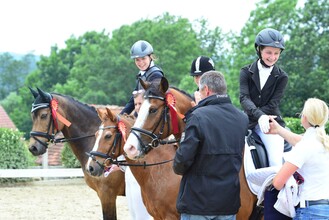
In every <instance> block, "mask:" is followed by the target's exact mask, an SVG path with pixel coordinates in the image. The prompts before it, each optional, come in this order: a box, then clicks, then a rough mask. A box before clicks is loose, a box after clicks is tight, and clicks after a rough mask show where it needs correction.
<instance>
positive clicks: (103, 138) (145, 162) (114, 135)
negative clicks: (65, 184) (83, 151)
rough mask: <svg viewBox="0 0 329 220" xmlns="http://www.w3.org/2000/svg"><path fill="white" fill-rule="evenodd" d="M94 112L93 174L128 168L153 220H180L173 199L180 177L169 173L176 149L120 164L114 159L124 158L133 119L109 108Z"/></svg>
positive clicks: (167, 147) (170, 146)
mask: <svg viewBox="0 0 329 220" xmlns="http://www.w3.org/2000/svg"><path fill="white" fill-rule="evenodd" d="M97 112H98V115H99V117H100V119H101V120H102V124H101V126H100V127H99V131H98V132H97V133H96V145H98V146H96V145H95V147H94V151H92V152H90V154H91V155H92V157H93V161H92V162H90V163H88V166H89V169H90V170H92V171H93V172H92V174H94V175H101V174H102V173H103V170H104V167H107V169H108V168H109V167H110V166H111V165H112V164H119V165H120V164H121V165H127V166H130V170H131V172H132V173H133V175H134V177H135V179H136V180H137V182H138V184H139V185H140V188H141V194H142V198H143V202H144V204H145V207H146V209H147V211H148V213H149V214H150V215H151V216H152V217H153V218H154V220H175V219H176V220H179V219H180V215H179V213H178V212H177V209H176V199H177V195H178V190H179V184H180V180H181V176H179V175H176V174H175V173H174V172H173V169H172V159H173V157H174V155H175V153H176V145H174V144H166V145H164V146H162V147H161V148H157V149H154V150H152V151H151V152H150V153H149V154H147V155H146V156H145V157H144V158H143V159H142V160H129V158H127V159H126V161H127V162H125V161H124V162H123V161H120V160H118V159H117V158H118V156H120V155H123V154H124V151H123V145H124V140H125V138H126V135H127V134H128V133H127V131H130V128H131V126H132V125H133V124H134V122H135V119H134V117H133V116H129V115H126V114H125V115H115V114H113V112H112V111H111V110H110V109H109V108H105V109H104V108H97Z"/></svg>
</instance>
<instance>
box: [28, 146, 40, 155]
mask: <svg viewBox="0 0 329 220" xmlns="http://www.w3.org/2000/svg"><path fill="white" fill-rule="evenodd" d="M29 151H30V152H31V153H32V154H33V155H34V156H36V155H37V153H38V149H37V147H36V146H34V145H32V146H31V147H29Z"/></svg>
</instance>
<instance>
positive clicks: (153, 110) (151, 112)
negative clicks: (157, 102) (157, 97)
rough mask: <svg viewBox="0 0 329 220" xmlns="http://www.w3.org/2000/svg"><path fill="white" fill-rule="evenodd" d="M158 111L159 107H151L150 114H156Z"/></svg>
mask: <svg viewBox="0 0 329 220" xmlns="http://www.w3.org/2000/svg"><path fill="white" fill-rule="evenodd" d="M157 111H158V109H156V108H150V110H149V113H150V114H154V113H156V112H157Z"/></svg>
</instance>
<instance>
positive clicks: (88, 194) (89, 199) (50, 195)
mask: <svg viewBox="0 0 329 220" xmlns="http://www.w3.org/2000/svg"><path fill="white" fill-rule="evenodd" d="M117 217H118V220H130V219H131V218H130V216H129V212H128V208H127V201H126V197H123V196H118V198H117ZM23 219H24V220H85V219H88V220H91V219H93V220H94V219H95V220H98V219H99V220H102V219H103V218H102V210H101V204H100V201H99V199H98V196H97V194H96V192H95V191H94V190H92V189H91V188H89V187H88V186H87V184H86V183H85V182H84V180H83V179H82V178H77V179H57V180H43V181H34V182H33V183H28V184H18V185H15V186H10V187H3V186H0V220H23Z"/></svg>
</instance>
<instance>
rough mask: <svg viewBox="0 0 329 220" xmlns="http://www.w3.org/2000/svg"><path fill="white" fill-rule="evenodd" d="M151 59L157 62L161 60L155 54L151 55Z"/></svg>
mask: <svg viewBox="0 0 329 220" xmlns="http://www.w3.org/2000/svg"><path fill="white" fill-rule="evenodd" d="M150 57H151V59H152V60H153V61H157V60H158V59H159V58H158V57H157V56H156V55H155V54H154V53H151V54H150Z"/></svg>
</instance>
